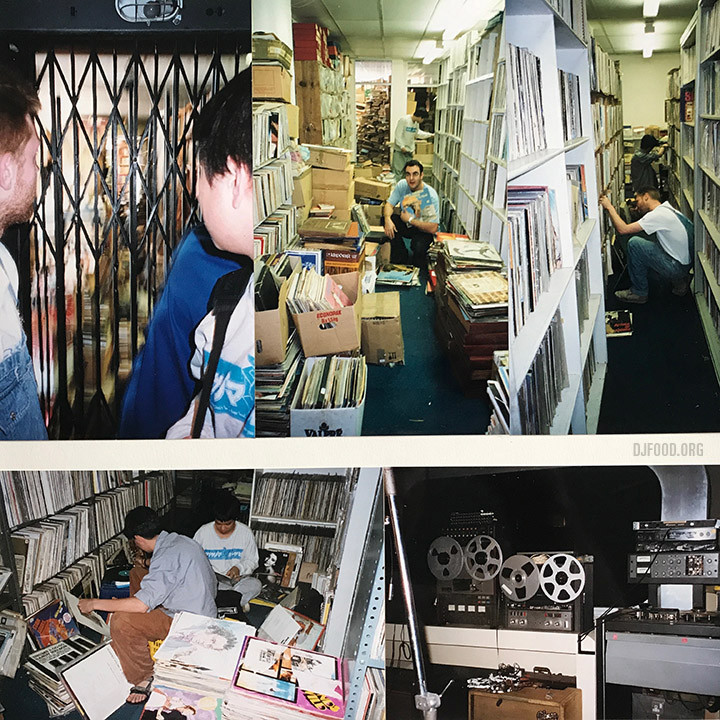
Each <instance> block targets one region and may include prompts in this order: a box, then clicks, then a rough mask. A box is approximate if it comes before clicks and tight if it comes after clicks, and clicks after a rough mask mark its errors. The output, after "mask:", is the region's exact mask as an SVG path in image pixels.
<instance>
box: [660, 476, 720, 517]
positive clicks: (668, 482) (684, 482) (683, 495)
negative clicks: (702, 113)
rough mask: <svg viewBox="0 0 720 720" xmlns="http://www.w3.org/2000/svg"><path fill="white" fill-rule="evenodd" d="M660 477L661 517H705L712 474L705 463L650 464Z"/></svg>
mask: <svg viewBox="0 0 720 720" xmlns="http://www.w3.org/2000/svg"><path fill="white" fill-rule="evenodd" d="M650 469H651V470H652V471H653V472H654V473H655V474H656V475H657V478H658V481H659V483H660V494H661V510H660V519H661V520H666V521H667V520H705V519H706V518H707V515H708V500H709V492H708V485H709V483H708V476H707V471H706V469H705V466H704V465H661V466H657V465H655V466H651V468H650Z"/></svg>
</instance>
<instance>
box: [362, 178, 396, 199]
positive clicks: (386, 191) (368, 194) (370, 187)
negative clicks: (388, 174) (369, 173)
mask: <svg viewBox="0 0 720 720" xmlns="http://www.w3.org/2000/svg"><path fill="white" fill-rule="evenodd" d="M391 189H392V187H391V185H390V183H386V182H382V181H381V180H373V179H372V178H357V179H356V180H355V196H356V197H365V198H371V199H372V200H387V199H388V198H389V197H390V191H391Z"/></svg>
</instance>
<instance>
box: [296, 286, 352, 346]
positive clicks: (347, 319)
mask: <svg viewBox="0 0 720 720" xmlns="http://www.w3.org/2000/svg"><path fill="white" fill-rule="evenodd" d="M333 279H334V280H335V282H336V283H338V285H340V287H341V288H342V289H343V291H344V293H345V294H346V295H347V296H348V299H349V300H350V302H351V303H352V305H349V306H348V307H344V308H340V309H339V310H328V311H323V312H306V313H300V314H299V315H293V321H294V322H295V327H296V328H297V331H298V334H299V335H300V343H301V344H302V349H303V352H304V353H305V357H307V358H309V357H313V356H315V355H337V354H338V353H343V352H349V351H351V350H357V349H358V348H359V347H360V327H361V317H360V313H361V309H362V298H361V295H360V275H359V274H358V273H356V272H353V273H347V274H343V275H334V276H333ZM326 326H327V327H326Z"/></svg>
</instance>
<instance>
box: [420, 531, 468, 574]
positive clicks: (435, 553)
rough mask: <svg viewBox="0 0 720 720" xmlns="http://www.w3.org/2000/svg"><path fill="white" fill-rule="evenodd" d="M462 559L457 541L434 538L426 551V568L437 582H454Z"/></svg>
mask: <svg viewBox="0 0 720 720" xmlns="http://www.w3.org/2000/svg"><path fill="white" fill-rule="evenodd" d="M464 557H465V556H464V554H463V549H462V546H461V545H460V543H459V542H458V541H457V540H455V539H453V538H451V537H444V536H443V537H439V538H435V539H434V540H433V541H432V544H431V545H430V548H429V549H428V554H427V562H428V567H429V568H430V572H431V573H432V574H433V575H434V576H435V577H436V578H437V579H438V580H454V579H455V578H456V577H457V576H458V575H459V574H460V572H461V571H462V567H463V560H464Z"/></svg>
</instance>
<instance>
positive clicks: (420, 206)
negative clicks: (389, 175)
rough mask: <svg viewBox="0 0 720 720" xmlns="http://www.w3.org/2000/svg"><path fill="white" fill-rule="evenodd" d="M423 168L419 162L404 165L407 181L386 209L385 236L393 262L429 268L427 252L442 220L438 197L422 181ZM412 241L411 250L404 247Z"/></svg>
mask: <svg viewBox="0 0 720 720" xmlns="http://www.w3.org/2000/svg"><path fill="white" fill-rule="evenodd" d="M423 170H424V169H423V166H422V163H420V162H419V161H417V160H408V162H406V163H405V167H404V172H405V179H404V180H401V181H400V182H399V183H397V185H395V187H394V188H393V191H392V192H391V193H390V197H389V198H388V200H387V202H386V203H385V205H384V206H383V218H384V225H385V235H386V236H387V237H389V238H390V242H391V257H390V259H391V261H392V262H394V263H400V264H406V263H409V262H412V264H413V265H415V266H416V267H420V268H424V267H427V250H428V248H429V247H430V243H432V241H433V235H434V234H435V233H436V232H437V229H438V221H439V217H440V200H439V198H438V194H437V193H436V192H435V190H434V189H433V188H431V187H430V186H429V185H426V184H425V183H424V182H423V176H424V173H423ZM405 238H408V239H409V241H410V251H409V252H408V248H407V246H406V245H405Z"/></svg>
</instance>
